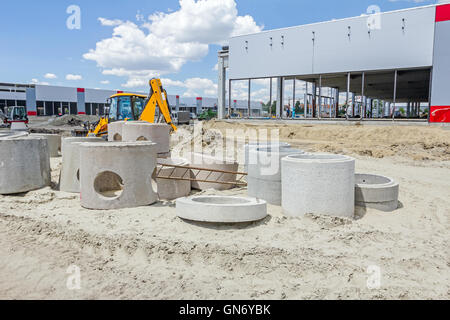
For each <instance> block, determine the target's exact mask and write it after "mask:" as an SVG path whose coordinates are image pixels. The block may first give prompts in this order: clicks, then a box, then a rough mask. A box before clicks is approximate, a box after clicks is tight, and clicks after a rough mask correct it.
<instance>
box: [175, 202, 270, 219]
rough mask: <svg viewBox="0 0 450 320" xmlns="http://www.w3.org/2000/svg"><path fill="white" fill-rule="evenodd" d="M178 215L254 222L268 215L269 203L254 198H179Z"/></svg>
mask: <svg viewBox="0 0 450 320" xmlns="http://www.w3.org/2000/svg"><path fill="white" fill-rule="evenodd" d="M176 207H177V216H178V217H180V218H182V219H186V220H191V221H198V222H214V223H241V222H253V221H259V220H262V219H264V218H265V217H266V216H267V203H266V202H265V201H264V200H257V199H254V198H240V197H225V196H195V197H189V198H181V199H178V200H177V203H176Z"/></svg>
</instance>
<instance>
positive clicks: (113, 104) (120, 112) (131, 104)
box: [87, 79, 177, 137]
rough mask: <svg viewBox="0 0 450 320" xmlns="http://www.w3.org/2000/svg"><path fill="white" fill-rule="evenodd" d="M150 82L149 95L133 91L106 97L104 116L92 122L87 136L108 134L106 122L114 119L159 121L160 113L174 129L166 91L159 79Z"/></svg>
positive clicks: (175, 129)
mask: <svg viewBox="0 0 450 320" xmlns="http://www.w3.org/2000/svg"><path fill="white" fill-rule="evenodd" d="M149 84H150V94H149V96H148V97H147V96H145V95H141V94H135V93H118V94H115V95H112V96H111V97H110V98H109V99H108V103H109V107H108V108H107V109H106V110H107V111H106V112H105V116H104V117H102V118H101V119H100V121H99V122H98V123H96V124H94V125H93V126H92V128H91V126H90V125H89V124H87V127H88V128H87V129H88V130H89V133H88V136H90V137H92V136H96V137H103V136H106V135H107V134H108V124H109V123H111V122H115V121H136V120H139V121H146V122H149V123H155V122H156V121H157V122H159V121H160V120H161V115H162V116H163V117H164V120H165V121H166V123H167V124H168V125H170V126H171V127H172V128H173V130H174V131H177V127H176V126H175V125H174V124H173V122H172V117H171V115H170V111H171V109H170V105H169V100H168V98H167V92H166V90H164V88H163V86H162V84H161V79H152V80H150V82H149ZM156 107H158V108H159V111H160V113H159V116H158V119H156Z"/></svg>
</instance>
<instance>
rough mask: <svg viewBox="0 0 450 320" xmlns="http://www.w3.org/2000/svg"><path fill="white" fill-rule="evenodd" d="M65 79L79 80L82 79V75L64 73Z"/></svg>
mask: <svg viewBox="0 0 450 320" xmlns="http://www.w3.org/2000/svg"><path fill="white" fill-rule="evenodd" d="M66 80H68V81H79V80H83V77H82V76H80V75H78V74H68V75H66Z"/></svg>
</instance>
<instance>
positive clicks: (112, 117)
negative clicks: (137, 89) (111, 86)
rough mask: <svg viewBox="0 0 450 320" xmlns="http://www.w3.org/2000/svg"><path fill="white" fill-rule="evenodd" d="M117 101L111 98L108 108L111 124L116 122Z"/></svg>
mask: <svg viewBox="0 0 450 320" xmlns="http://www.w3.org/2000/svg"><path fill="white" fill-rule="evenodd" d="M117 99H118V98H112V99H111V104H110V106H109V120H111V122H112V121H116V120H117Z"/></svg>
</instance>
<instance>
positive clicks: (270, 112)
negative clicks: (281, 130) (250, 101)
mask: <svg viewBox="0 0 450 320" xmlns="http://www.w3.org/2000/svg"><path fill="white" fill-rule="evenodd" d="M269 94H270V101H269V115H270V117H271V118H272V100H273V99H272V78H270V93H269Z"/></svg>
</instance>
